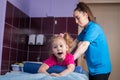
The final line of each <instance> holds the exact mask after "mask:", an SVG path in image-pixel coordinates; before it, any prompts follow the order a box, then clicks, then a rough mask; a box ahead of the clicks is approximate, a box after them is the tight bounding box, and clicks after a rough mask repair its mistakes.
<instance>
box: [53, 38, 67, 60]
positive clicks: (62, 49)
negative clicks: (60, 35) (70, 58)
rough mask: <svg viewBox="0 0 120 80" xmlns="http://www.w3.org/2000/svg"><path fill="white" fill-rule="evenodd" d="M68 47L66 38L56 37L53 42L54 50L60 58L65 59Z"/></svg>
mask: <svg viewBox="0 0 120 80" xmlns="http://www.w3.org/2000/svg"><path fill="white" fill-rule="evenodd" d="M67 49H68V48H67V45H66V42H65V41H64V39H55V40H54V41H53V43H52V52H53V54H54V55H55V56H56V57H57V59H58V60H64V59H65V56H66V51H67Z"/></svg>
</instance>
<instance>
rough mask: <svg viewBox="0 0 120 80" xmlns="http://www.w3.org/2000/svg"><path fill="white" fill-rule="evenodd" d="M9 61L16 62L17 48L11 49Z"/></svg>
mask: <svg viewBox="0 0 120 80" xmlns="http://www.w3.org/2000/svg"><path fill="white" fill-rule="evenodd" d="M10 62H11V63H15V62H17V50H16V49H11V53H10Z"/></svg>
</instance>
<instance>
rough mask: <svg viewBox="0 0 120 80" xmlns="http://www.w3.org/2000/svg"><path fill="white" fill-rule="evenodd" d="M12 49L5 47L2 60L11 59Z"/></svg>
mask: <svg viewBox="0 0 120 80" xmlns="http://www.w3.org/2000/svg"><path fill="white" fill-rule="evenodd" d="M9 56H10V49H9V48H5V47H3V53H2V60H6V61H9Z"/></svg>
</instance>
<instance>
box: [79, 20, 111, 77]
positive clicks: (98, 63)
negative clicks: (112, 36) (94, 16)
mask: <svg viewBox="0 0 120 80" xmlns="http://www.w3.org/2000/svg"><path fill="white" fill-rule="evenodd" d="M77 39H78V41H89V42H90V45H89V47H88V49H87V50H86V52H85V57H86V61H87V65H88V70H89V72H90V74H91V75H96V74H104V73H109V72H111V62H110V55H109V49H108V44H107V40H106V37H105V34H104V32H103V30H102V28H101V26H100V25H99V24H97V23H95V22H93V21H90V22H89V23H88V25H87V26H86V27H85V28H84V29H83V30H82V32H81V33H80V34H79V35H78V37H77Z"/></svg>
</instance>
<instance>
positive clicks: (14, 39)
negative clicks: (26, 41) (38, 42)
mask: <svg viewBox="0 0 120 80" xmlns="http://www.w3.org/2000/svg"><path fill="white" fill-rule="evenodd" d="M11 47H12V48H18V29H17V28H14V27H13V28H12V40H11Z"/></svg>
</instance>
